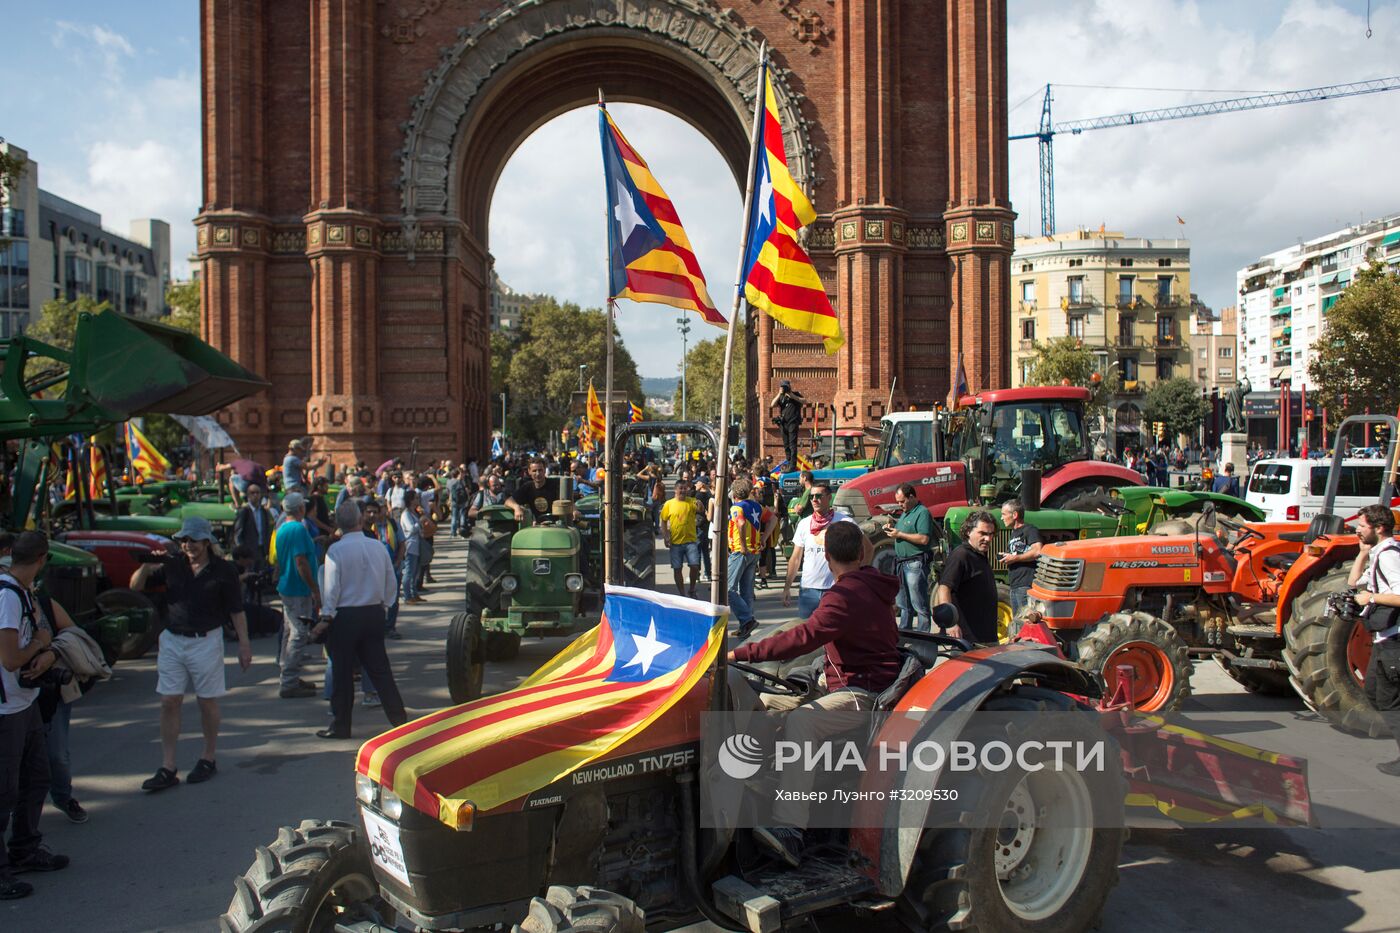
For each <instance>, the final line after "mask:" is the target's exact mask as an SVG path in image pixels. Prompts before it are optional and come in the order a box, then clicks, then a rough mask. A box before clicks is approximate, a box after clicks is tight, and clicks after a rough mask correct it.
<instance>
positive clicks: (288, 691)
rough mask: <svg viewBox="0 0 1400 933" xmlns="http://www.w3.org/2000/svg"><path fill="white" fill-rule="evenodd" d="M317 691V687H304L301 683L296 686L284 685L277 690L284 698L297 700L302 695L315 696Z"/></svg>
mask: <svg viewBox="0 0 1400 933" xmlns="http://www.w3.org/2000/svg"><path fill="white" fill-rule="evenodd" d="M317 693H318V691H317V690H316V688H315V687H303V686H302V685H301V684H297V685H296V686H294V687H283V688H282V689H281V690H279V691H278V692H277V695H278V696H279V697H281V698H282V699H284V700H297V699H300V698H302V697H314V696H316V694H317Z"/></svg>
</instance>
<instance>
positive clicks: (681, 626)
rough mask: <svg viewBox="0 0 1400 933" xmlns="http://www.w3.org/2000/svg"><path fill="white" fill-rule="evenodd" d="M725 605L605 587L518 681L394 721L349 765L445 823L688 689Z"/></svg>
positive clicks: (561, 765)
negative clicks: (588, 621)
mask: <svg viewBox="0 0 1400 933" xmlns="http://www.w3.org/2000/svg"><path fill="white" fill-rule="evenodd" d="M728 617H729V616H728V610H727V609H725V607H723V606H715V605H712V604H710V603H707V602H701V601H699V600H693V599H684V598H682V597H679V596H672V595H669V594H665V593H656V592H652V591H651V590H641V589H632V588H627V587H615V586H610V587H608V589H607V596H606V598H605V600H604V604H603V619H602V622H601V623H599V625H598V626H597V627H595V628H593V629H591V630H589V631H588V632H586V633H584V634H583V635H581V636H579V637H578V639H576V640H575V641H574V642H573V643H572V644H571V645H569V647H567V648H565V649H564V650H563V651H562V652H560V653H559V654H558V655H556V656H555V657H554V659H553V660H551V661H549V662H548V663H547V664H545V666H544V667H542V668H540V669H539V670H538V671H536V672H535V673H534V674H533V675H531V676H530V677H529V678H527V679H526V680H525V681H524V682H523V683H521V684H520V686H518V687H516V688H515V689H513V690H508V691H506V692H505V693H500V694H497V695H495V696H491V697H483V698H482V699H479V700H473V701H472V702H470V703H466V704H464V705H462V706H453V707H450V708H448V709H445V710H441V711H439V712H436V713H433V714H431V715H429V716H425V717H423V718H422V719H418V720H416V721H414V722H410V723H407V724H405V725H402V726H398V727H396V728H394V729H391V730H389V731H388V732H386V733H384V734H383V735H380V736H378V737H376V738H373V739H370V740H369V741H368V742H366V743H365V744H364V745H363V746H361V747H360V752H359V754H358V755H357V756H356V763H355V767H356V770H357V771H359V773H361V774H364V775H366V776H368V777H369V778H370V779H372V780H374V781H375V782H377V783H378V784H380V785H382V786H384V787H387V788H390V789H391V790H393V791H394V793H396V794H398V795H399V797H401V798H402V799H403V801H404V802H405V803H407V804H409V805H410V806H412V807H414V808H415V809H417V810H420V811H421V812H423V813H426V814H428V815H429V816H431V817H434V818H435V819H438V820H440V821H441V822H443V823H445V824H447V825H448V826H451V827H453V828H454V829H455V828H457V827H459V826H464V825H467V824H468V822H469V821H470V820H471V819H472V818H473V816H474V813H475V812H476V811H481V812H485V811H488V810H492V809H494V808H496V807H498V806H501V805H502V804H505V803H509V802H510V801H513V800H518V799H520V798H522V797H524V796H526V795H528V794H531V793H533V792H534V791H537V790H539V789H541V788H543V787H546V786H548V785H550V784H552V783H554V782H555V781H557V780H559V779H561V778H563V777H566V776H567V775H569V774H570V773H572V772H574V771H576V770H578V769H579V768H581V767H583V766H584V765H586V764H588V763H589V762H591V761H596V760H597V759H599V758H603V757H605V756H606V755H608V753H609V752H611V751H613V750H614V749H616V748H618V747H619V746H621V745H622V744H623V743H624V742H626V741H627V740H628V739H630V738H632V737H633V736H635V735H637V733H639V732H640V731H641V730H642V729H644V728H646V726H647V725H649V724H650V723H652V722H654V721H655V720H656V719H657V718H658V717H660V716H661V715H662V714H664V713H665V712H666V711H667V710H669V709H671V708H672V707H673V706H675V705H676V704H677V703H678V702H679V701H681V700H682V699H683V698H685V697H686V696H687V695H691V694H694V696H697V697H701V700H700V702H701V703H702V704H703V703H704V702H705V699H704V695H705V693H706V691H705V690H704V688H703V687H702V686H701V681H702V680H703V678H704V677H705V675H706V674H707V673H708V672H709V669H710V665H711V664H712V663H713V662H714V660H715V656H716V654H717V653H718V650H719V645H720V639H721V636H722V635H723V632H724V627H725V624H726V622H727V620H728Z"/></svg>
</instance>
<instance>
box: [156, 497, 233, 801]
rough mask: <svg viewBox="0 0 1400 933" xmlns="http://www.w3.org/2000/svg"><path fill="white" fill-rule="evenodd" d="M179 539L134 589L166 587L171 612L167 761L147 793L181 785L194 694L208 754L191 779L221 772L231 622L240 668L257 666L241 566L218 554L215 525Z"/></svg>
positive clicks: (161, 683)
mask: <svg viewBox="0 0 1400 933" xmlns="http://www.w3.org/2000/svg"><path fill="white" fill-rule="evenodd" d="M175 541H176V543H177V544H178V545H179V547H180V551H179V553H176V554H157V555H155V556H156V557H157V558H158V561H157V562H155V563H143V564H142V565H141V566H140V567H138V568H137V569H136V572H135V573H133V574H132V575H131V588H132V589H133V590H138V591H139V590H142V589H145V587H146V585H147V583H153V584H155V585H162V584H163V585H164V586H165V588H166V590H165V591H166V602H167V605H168V607H169V616H168V623H167V625H166V627H165V631H163V632H161V633H160V655H159V656H158V658H157V660H156V674H157V682H156V692H157V693H159V694H160V746H161V753H162V756H163V761H162V762H161V766H160V768H159V769H158V770H157V771H156V773H155V775H154V776H153V777H151V778H149V779H147V780H146V781H145V783H143V784H142V785H141V789H142V790H146V791H159V790H166V789H167V788H170V787H174V786H175V785H176V784H179V783H180V778H179V777H178V774H179V772H178V770H177V769H176V767H175V746H176V745H177V744H178V742H179V740H180V707H181V705H182V704H183V703H184V702H185V693H186V691H188V690H191V689H192V690H194V695H195V697H196V698H197V700H198V701H199V719H200V723H201V725H202V726H203V730H204V753H203V755H201V757H200V759H199V760H198V761H197V762H196V763H195V766H194V768H192V769H191V770H190V773H189V776H188V777H186V778H185V780H186V781H188V782H189V783H191V784H200V783H202V782H204V781H207V780H209V779H210V778H211V777H213V776H214V773H215V771H216V770H217V768H216V766H215V757H214V752H215V745H216V744H217V742H218V738H219V697H221V696H223V695H224V694H225V693H227V692H228V691H227V689H226V688H225V686H224V625H225V624H227V623H229V622H232V623H233V629H234V631H235V632H237V633H238V663H239V665H240V666H241V667H242V668H243V670H245V671H246V670H247V669H248V668H249V667H250V666H252V663H253V649H252V647H251V645H250V644H249V642H248V622H247V619H246V618H245V616H244V615H243V587H242V585H241V583H240V581H239V579H238V568H237V567H236V566H234V564H233V562H232V561H228V560H225V559H224V558H223V556H222V555H221V554H220V553H219V551H218V546H217V545H215V543H214V535H213V532H212V530H211V528H210V526H209V521H208V520H207V519H204V518H187V519H185V523H184V524H183V525H182V526H181V527H180V530H179V531H178V532H176V534H175Z"/></svg>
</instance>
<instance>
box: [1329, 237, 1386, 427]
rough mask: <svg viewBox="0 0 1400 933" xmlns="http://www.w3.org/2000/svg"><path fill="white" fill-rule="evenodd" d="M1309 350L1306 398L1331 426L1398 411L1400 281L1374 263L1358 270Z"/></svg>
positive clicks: (1333, 306)
mask: <svg viewBox="0 0 1400 933" xmlns="http://www.w3.org/2000/svg"><path fill="white" fill-rule="evenodd" d="M1312 349H1313V354H1312V361H1311V362H1309V363H1308V377H1309V379H1310V380H1311V382H1312V384H1313V385H1314V386H1316V388H1315V389H1313V390H1312V391H1311V392H1309V395H1310V397H1311V398H1313V399H1315V400H1316V401H1317V402H1319V403H1320V404H1321V405H1322V406H1323V407H1324V408H1326V409H1327V410H1328V413H1329V415H1331V416H1332V418H1333V423H1334V424H1336V423H1337V422H1339V421H1341V419H1342V418H1343V417H1344V416H1346V415H1358V414H1361V413H1363V412H1365V411H1367V410H1368V409H1369V410H1370V411H1372V412H1383V413H1387V414H1389V413H1390V412H1394V411H1396V409H1397V408H1400V379H1397V378H1396V375H1395V374H1396V373H1397V372H1400V278H1397V277H1396V276H1395V275H1394V274H1392V273H1390V272H1387V271H1386V268H1385V266H1384V265H1382V264H1381V263H1379V262H1372V263H1371V264H1370V266H1368V267H1367V268H1365V269H1363V270H1361V272H1360V273H1359V274H1358V275H1357V276H1356V278H1355V279H1353V280H1352V282H1351V284H1350V285H1348V286H1347V288H1346V291H1344V292H1342V294H1341V297H1340V298H1338V299H1337V302H1336V304H1334V305H1332V307H1331V308H1328V309H1327V311H1326V312H1325V313H1324V316H1323V324H1322V333H1321V334H1320V335H1319V336H1318V338H1317V342H1316V343H1314V344H1313V347H1312Z"/></svg>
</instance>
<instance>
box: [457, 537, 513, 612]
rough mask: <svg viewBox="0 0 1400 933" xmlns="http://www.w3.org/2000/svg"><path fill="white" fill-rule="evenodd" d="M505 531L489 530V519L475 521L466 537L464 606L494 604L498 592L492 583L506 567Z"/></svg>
mask: <svg viewBox="0 0 1400 933" xmlns="http://www.w3.org/2000/svg"><path fill="white" fill-rule="evenodd" d="M510 539H511V533H510V532H509V531H492V530H491V524H490V522H484V521H481V522H477V523H476V525H474V526H473V527H472V533H471V537H470V538H468V539H467V605H468V606H469V607H470V606H473V605H476V606H495V605H496V601H497V600H498V599H499V597H500V594H499V593H498V592H496V591H495V590H496V589H497V587H496V586H495V583H496V581H497V580H499V579H500V578H501V575H502V574H504V573H506V572H508V571H509V570H510Z"/></svg>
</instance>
